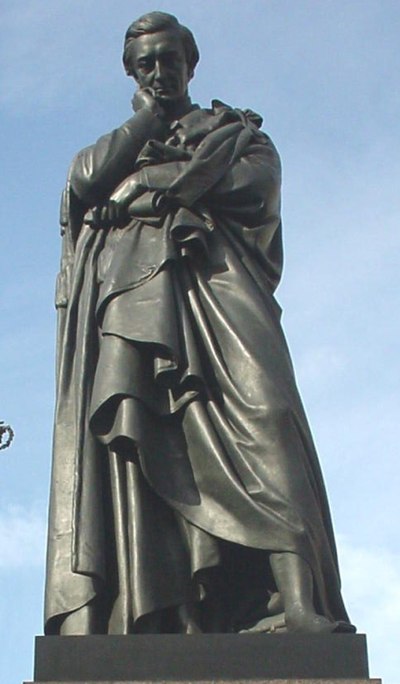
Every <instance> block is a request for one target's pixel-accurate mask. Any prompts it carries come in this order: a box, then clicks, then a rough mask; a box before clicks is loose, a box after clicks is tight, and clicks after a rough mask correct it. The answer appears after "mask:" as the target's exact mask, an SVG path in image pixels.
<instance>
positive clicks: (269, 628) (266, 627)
mask: <svg viewBox="0 0 400 684" xmlns="http://www.w3.org/2000/svg"><path fill="white" fill-rule="evenodd" d="M274 632H286V623H285V613H280V614H279V615H272V616H269V617H265V618H262V619H261V620H258V622H256V623H255V624H254V625H249V626H248V627H246V628H245V629H241V630H240V634H249V633H251V634H272V633H274Z"/></svg>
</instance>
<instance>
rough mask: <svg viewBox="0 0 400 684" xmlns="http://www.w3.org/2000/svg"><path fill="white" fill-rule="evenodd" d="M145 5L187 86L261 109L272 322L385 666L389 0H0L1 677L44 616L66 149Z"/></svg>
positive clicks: (394, 206) (111, 116)
mask: <svg viewBox="0 0 400 684" xmlns="http://www.w3.org/2000/svg"><path fill="white" fill-rule="evenodd" d="M153 9H161V10H165V11H170V12H172V13H175V14H176V15H177V16H178V18H179V19H180V20H181V22H182V23H185V24H187V25H189V27H190V28H191V29H192V30H193V32H194V34H195V36H196V38H197V40H198V44H199V47H200V52H201V61H200V64H199V66H198V69H197V73H196V77H195V80H194V81H193V84H192V89H191V92H192V97H193V99H194V100H195V101H197V102H199V103H200V104H201V105H204V106H207V105H208V103H209V101H210V100H211V99H212V98H215V97H216V98H219V99H221V100H223V101H225V102H227V103H229V104H231V105H233V106H238V107H244V108H245V107H250V108H252V109H254V110H256V111H258V112H260V114H262V115H263V117H264V130H265V131H267V132H268V133H269V134H270V135H271V137H272V139H273V140H274V142H275V143H276V145H277V147H278V149H279V151H280V153H281V156H282V161H283V169H284V184H283V218H284V230H285V271H284V277H283V282H282V285H281V286H280V288H279V290H278V293H277V297H278V300H279V302H280V303H281V305H282V306H283V309H284V316H283V325H284V328H285V331H286V334H287V337H288V341H289V345H290V348H291V351H292V355H293V360H294V365H295V368H296V374H297V377H298V382H299V386H300V390H301V393H302V396H303V398H304V402H305V406H306V409H307V412H308V415H309V419H310V423H311V427H312V430H313V433H314V435H315V439H316V443H317V446H318V450H319V454H320V459H321V463H322V467H323V470H324V473H325V477H326V484H327V488H328V493H329V497H330V501H331V506H332V512H333V518H334V522H335V528H336V533H337V539H338V545H339V551H340V560H341V570H342V578H343V586H344V595H345V599H346V602H347V605H348V609H349V612H350V614H351V617H352V619H353V621H354V622H355V623H356V624H357V626H358V628H359V631H360V632H366V633H367V635H368V644H369V654H370V669H371V676H372V675H373V676H376V677H382V678H384V681H385V684H399V683H400V674H399V661H398V647H397V641H398V638H399V634H400V540H399V525H398V521H399V506H398V501H399V491H400V488H399V472H400V468H399V465H398V444H399V433H400V429H399V353H398V337H399V315H398V298H399V295H398V293H399V276H398V271H399V268H398V254H399V246H400V245H399V242H400V238H399V230H398V225H399V216H400V193H399V190H398V186H399V176H400V154H399V152H400V145H399V140H400V111H399V110H400V87H399V73H400V48H399V35H400V3H399V2H398V0H346V1H344V0H247V2H246V3H242V2H241V1H240V0H202V2H201V3H198V2H195V0H170V1H167V0H159V1H158V3H157V4H153V2H148V1H147V0H136V2H135V3H132V2H128V1H127V0H115V1H114V2H108V1H107V2H106V1H105V0H68V1H67V0H52V2H51V3H50V2H48V0H13V2H12V3H10V2H5V0H2V2H1V24H2V41H1V46H0V107H1V118H2V125H1V131H0V138H1V139H0V144H1V149H2V160H3V166H4V171H3V174H2V181H1V184H2V190H3V192H2V196H1V202H0V221H1V226H2V233H1V234H2V240H1V280H0V287H1V299H0V301H1V304H0V306H1V311H0V315H1V335H0V364H1V365H0V370H1V390H0V392H1V397H0V420H5V421H7V422H10V423H11V424H12V425H13V427H14V430H15V433H16V436H15V440H14V443H13V445H12V447H11V448H10V449H8V450H7V451H1V452H0V459H1V460H0V465H1V478H0V492H1V496H0V643H1V644H2V653H3V655H2V661H1V664H0V681H2V682H7V684H17V683H18V684H19V683H20V682H21V680H23V679H29V678H30V677H31V674H32V654H33V638H34V635H35V634H40V633H41V632H42V601H43V599H42V596H43V559H44V552H45V527H46V508H47V498H48V481H49V473H50V451H51V430H52V414H53V401H54V396H53V394H54V389H53V386H54V382H53V376H54V371H53V368H54V332H55V312H54V309H53V292H54V280H55V276H56V272H57V269H58V260H59V249H60V239H59V229H58V207H59V195H60V191H61V190H62V187H63V184H64V179H65V174H66V170H67V167H68V164H69V162H70V159H71V158H72V156H73V154H74V153H75V152H76V151H77V150H78V149H79V148H81V147H83V146H85V145H87V144H89V143H90V142H93V141H94V140H95V139H96V138H97V137H98V136H99V135H101V134H102V133H105V132H107V131H108V130H111V129H112V128H114V127H116V126H118V125H119V124H120V123H122V122H123V121H124V120H125V119H127V118H128V117H129V116H130V111H131V110H130V99H131V97H132V94H133V82H131V81H130V80H129V79H127V77H126V76H125V75H124V72H123V69H122V66H121V46H122V39H123V34H124V32H125V29H126V28H127V26H128V24H129V23H130V22H131V21H132V20H133V19H135V18H136V17H137V16H139V15H140V14H143V13H144V12H146V11H150V10H153Z"/></svg>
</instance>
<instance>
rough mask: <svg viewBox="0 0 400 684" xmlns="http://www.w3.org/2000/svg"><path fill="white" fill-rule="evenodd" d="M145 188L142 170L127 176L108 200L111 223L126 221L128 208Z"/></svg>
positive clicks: (116, 223)
mask: <svg viewBox="0 0 400 684" xmlns="http://www.w3.org/2000/svg"><path fill="white" fill-rule="evenodd" d="M145 190H146V188H145V187H144V186H143V184H142V183H141V181H140V172H139V173H133V174H132V175H131V176H128V177H127V178H125V180H124V181H122V183H120V184H119V185H118V187H117V188H116V190H114V192H113V193H112V195H110V199H109V200H108V220H109V221H110V223H111V224H113V225H118V224H119V223H122V222H124V220H126V219H127V217H128V212H127V209H128V207H129V205H130V204H131V203H132V202H133V201H134V200H135V199H136V198H137V197H140V195H142V194H143V192H144V191H145Z"/></svg>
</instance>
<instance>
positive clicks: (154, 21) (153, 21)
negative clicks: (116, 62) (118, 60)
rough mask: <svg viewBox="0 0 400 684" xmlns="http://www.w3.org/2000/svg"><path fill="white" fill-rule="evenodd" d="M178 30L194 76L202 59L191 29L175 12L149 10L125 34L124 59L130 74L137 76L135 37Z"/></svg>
mask: <svg viewBox="0 0 400 684" xmlns="http://www.w3.org/2000/svg"><path fill="white" fill-rule="evenodd" d="M168 30H169V31H176V32H177V33H178V34H179V36H180V38H181V40H182V44H183V48H184V50H185V56H186V62H187V65H188V68H189V72H190V76H193V73H194V70H195V67H196V64H197V62H198V61H199V59H200V54H199V50H198V48H197V45H196V41H195V39H194V37H193V34H192V32H191V31H189V29H188V28H186V26H182V24H180V23H179V21H178V20H177V18H176V17H174V16H173V14H167V13H166V12H149V13H148V14H144V15H143V16H142V17H139V19H136V21H134V22H133V23H132V24H131V25H130V26H129V28H128V30H127V32H126V34H125V42H124V51H123V55H122V61H123V63H124V67H125V71H126V73H127V74H128V76H135V72H134V70H133V68H132V46H133V42H134V40H135V38H139V36H143V35H145V34H146V33H158V31H168Z"/></svg>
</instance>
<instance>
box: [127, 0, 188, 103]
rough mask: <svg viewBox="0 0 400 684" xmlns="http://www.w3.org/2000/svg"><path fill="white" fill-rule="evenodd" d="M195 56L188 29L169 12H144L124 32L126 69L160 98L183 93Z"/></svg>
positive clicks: (184, 93)
mask: <svg viewBox="0 0 400 684" xmlns="http://www.w3.org/2000/svg"><path fill="white" fill-rule="evenodd" d="M199 57H200V55H199V51H198V48H197V45H196V43H195V40H194V38H193V35H192V33H191V31H189V29H188V28H186V26H182V25H181V24H180V23H179V22H178V20H177V19H176V17H174V16H173V15H172V14H167V13H165V12H150V13H149V14H145V15H143V16H142V17H140V18H139V19H137V20H136V21H134V22H133V24H131V25H130V26H129V28H128V30H127V32H126V34H125V43H124V52H123V57H122V59H123V63H124V66H125V70H126V73H127V74H128V76H133V78H134V79H135V80H136V81H137V83H138V84H139V86H140V87H142V88H151V89H152V90H153V91H154V92H155V95H156V97H157V98H159V99H161V100H176V99H179V98H181V97H183V96H185V95H186V94H187V86H188V83H189V81H190V79H191V78H192V77H193V74H194V70H195V67H196V64H197V62H198V61H199Z"/></svg>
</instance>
